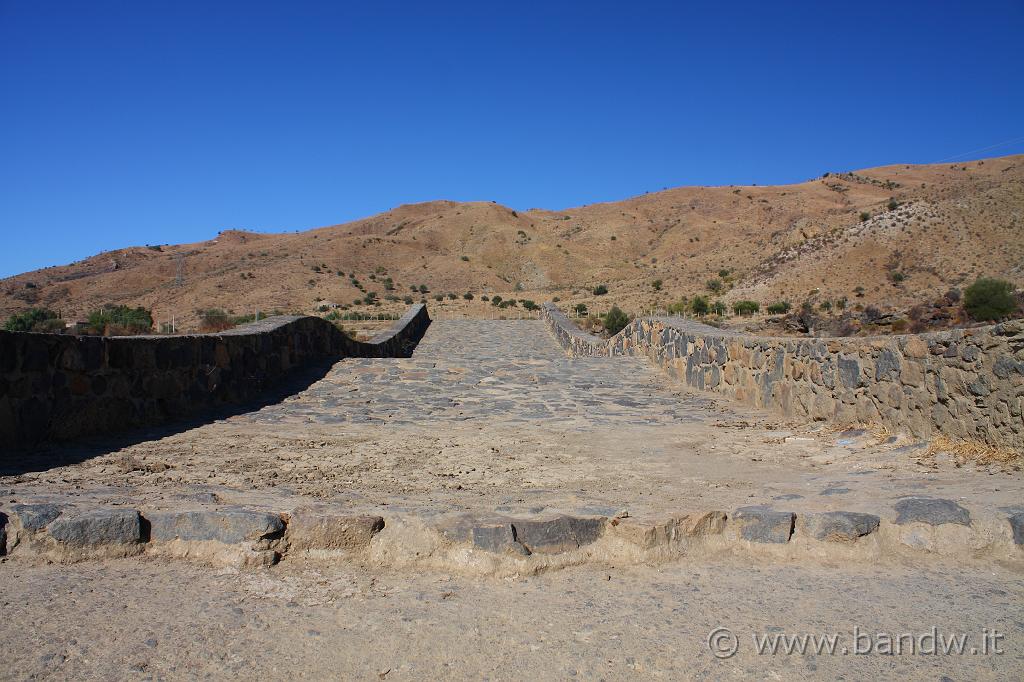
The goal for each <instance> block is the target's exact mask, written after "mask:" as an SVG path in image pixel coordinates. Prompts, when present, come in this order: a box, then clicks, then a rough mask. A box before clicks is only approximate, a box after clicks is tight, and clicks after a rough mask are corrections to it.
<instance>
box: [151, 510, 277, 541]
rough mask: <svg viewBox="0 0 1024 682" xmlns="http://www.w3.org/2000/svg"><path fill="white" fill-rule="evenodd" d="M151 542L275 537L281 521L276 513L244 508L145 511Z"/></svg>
mask: <svg viewBox="0 0 1024 682" xmlns="http://www.w3.org/2000/svg"><path fill="white" fill-rule="evenodd" d="M145 518H146V520H147V521H148V522H149V539H150V540H151V541H153V542H170V541H171V540H184V541H189V542H204V541H211V540H212V541H215V542H222V543H224V544H227V545H234V544H239V543H243V542H253V541H257V540H262V539H265V538H270V537H273V536H278V535H280V534H281V533H283V532H284V522H283V521H282V520H281V517H280V516H278V515H277V514H271V513H269V512H262V511H250V510H246V509H224V510H203V511H154V512H146V513H145Z"/></svg>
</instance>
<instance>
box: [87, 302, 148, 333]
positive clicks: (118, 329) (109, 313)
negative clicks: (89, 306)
mask: <svg viewBox="0 0 1024 682" xmlns="http://www.w3.org/2000/svg"><path fill="white" fill-rule="evenodd" d="M89 327H90V328H91V329H92V330H93V331H94V332H96V333H97V334H105V335H110V336H121V335H125V334H146V333H149V332H150V331H151V330H152V329H153V314H152V313H151V312H150V311H149V310H147V309H146V308H142V307H138V308H129V307H128V306H126V305H118V306H114V305H106V306H103V307H102V308H100V309H99V310H94V311H93V312H91V313H89Z"/></svg>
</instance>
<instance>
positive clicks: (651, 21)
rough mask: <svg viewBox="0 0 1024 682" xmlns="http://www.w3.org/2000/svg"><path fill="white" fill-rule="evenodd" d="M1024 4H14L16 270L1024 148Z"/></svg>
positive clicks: (3, 152) (7, 229) (6, 238)
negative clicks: (386, 216)
mask: <svg viewBox="0 0 1024 682" xmlns="http://www.w3.org/2000/svg"><path fill="white" fill-rule="evenodd" d="M1022 44H1024V2H1022V1H1021V0H1012V1H1009V2H987V1H985V0H979V1H974V2H964V3H958V2H938V3H936V2H917V3H915V2H891V1H890V2H879V3H876V2H846V3H820V2H814V3H810V2H808V3H806V4H805V5H804V6H803V7H798V6H797V4H796V3H770V2H754V3H744V2H733V3H725V4H723V3H684V2H665V3H648V2H638V1H635V0H634V1H633V2H623V1H622V0H619V1H618V2H602V1H601V0H588V1H587V2H579V3H562V2H553V1H548V2H525V1H524V2H514V3H512V2H510V3H498V2H480V1H479V0H477V1H475V2H465V3H444V2H440V1H435V2H408V3H395V2H387V1H380V0H373V1H368V2H359V3H355V2H352V3H347V2H319V3H318V2H301V1H297V2H280V1H277V2H258V1H256V0H245V1H244V2H229V1H225V0H217V1H216V2H190V1H185V0H180V1H176V2H171V1H165V2H158V1H155V0H154V1H152V2H150V1H148V0H147V1H144V2H140V1H138V0H124V1H122V2H108V1H105V0H89V1H87V2H86V1H81V2H80V1H78V0H67V1H65V2H50V1H48V0H0V236H2V240H0V276H7V275H10V274H14V273H17V272H22V271H25V270H29V269H34V268H37V267H42V266H45V265H52V264H59V263H64V262H69V261H72V260H76V259H79V258H82V257H85V256H88V255H91V254H94V253H97V252H99V251H103V250H106V249H111V248H117V247H120V246H127V245H134V244H147V243H151V244H162V243H174V242H185V241H198V240H202V239H207V238H210V237H212V236H213V235H215V234H216V232H217V231H218V230H221V229H226V228H245V229H255V230H263V231H284V230H294V229H305V228H309V227H315V226H320V225H326V224H332V223H338V222H343V221H347V220H351V219H354V218H359V217H362V216H366V215H370V214H373V213H377V212H379V211H382V210H386V209H388V208H390V207H393V206H395V205H398V204H401V203H406V202H415V201H424V200H429V199H439V198H444V199H457V200H495V201H498V202H500V203H503V204H507V205H509V206H512V207H514V208H519V209H525V208H531V207H545V208H565V207H568V206H575V205H580V204H585V203H592V202H596V201H606V200H615V199H620V198H624V197H628V196H632V195H636V194H641V193H643V192H644V191H647V190H657V189H661V188H663V187H666V186H676V185H688V184H730V183H737V184H739V183H753V182H756V183H760V184H771V183H784V182H793V181H799V180H803V179H807V178H810V177H813V176H816V175H818V174H820V173H822V172H824V171H827V170H848V169H853V168H860V167H866V166H872V165H880V164H885V163H897V162H912V163H919V162H920V163H924V162H935V161H939V160H944V159H947V158H948V157H953V156H955V155H960V154H964V153H966V152H972V151H973V150H977V149H979V148H982V147H987V146H989V145H993V144H996V143H1001V142H1005V141H1007V140H1013V139H1016V140H1017V141H1016V142H1015V143H1011V144H1004V145H1002V146H999V147H997V148H994V149H991V150H987V151H981V152H978V153H975V154H973V155H972V154H965V156H964V157H963V158H971V157H972V156H973V157H982V156H994V155H1002V154H1010V153H1022V152H1024V139H1021V138H1024V47H1022Z"/></svg>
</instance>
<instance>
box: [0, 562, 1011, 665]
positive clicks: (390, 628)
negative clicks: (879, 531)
mask: <svg viewBox="0 0 1024 682" xmlns="http://www.w3.org/2000/svg"><path fill="white" fill-rule="evenodd" d="M0 581H2V584H3V585H4V591H3V595H2V597H0V641H2V642H3V648H4V661H5V662H4V665H3V667H2V668H0V678H3V679H11V680H16V679H17V680H27V679H53V678H56V679H78V680H91V679H97V680H99V679H104V680H106V679H199V678H204V679H209V678H214V679H232V678H246V679H253V678H261V679H270V680H283V679H325V678H331V679H337V678H344V679H362V680H372V679H383V680H423V679H435V680H436V679H493V680H514V679H540V680H549V679H594V680H597V679H605V680H629V679H667V680H680V679H716V680H719V679H768V680H832V679H844V678H845V679H894V678H897V677H898V678H902V679H907V680H936V679H977V680H1012V679H1020V678H1021V676H1022V675H1024V648H1022V641H1024V640H1022V637H1024V606H1022V605H1024V580H1022V579H1021V578H1020V576H1019V575H1008V574H1004V573H1001V572H999V571H998V570H995V571H983V572H972V571H964V570H963V569H961V568H958V567H955V566H942V565H937V566H933V567H931V568H929V569H926V570H921V569H905V568H899V567H890V568H877V567H875V568H872V569H870V570H867V571H858V570H857V569H855V568H850V567H845V568H841V567H806V566H801V567H794V566H764V567H757V566H750V565H741V564H735V563H722V564H717V565H704V566H686V565H673V566H668V567H664V568H661V569H652V568H631V569H619V568H616V567H595V566H590V567H578V568H574V569H570V570H565V571H559V572H555V573H551V574H547V575H542V576H536V577H533V578H530V579H523V580H495V579H472V578H466V577H457V576H450V575H443V574H432V573H422V572H419V573H416V574H410V573H398V574H394V573H386V572H385V573H375V572H370V571H367V570H366V569H363V568H360V567H358V566H345V567H339V566H313V565H302V566H288V565H284V564H282V565H281V566H278V567H275V568H273V569H271V570H269V571H264V572H257V573H237V572H234V571H227V570H225V571H221V572H218V573H213V572H211V571H210V570H209V569H202V568H198V567H195V566H191V565H188V564H180V563H179V564H164V563H160V562H156V561H144V562H139V561H132V560H123V561H111V562H103V563H100V562H96V563H87V564H78V565H75V566H72V567H58V566H29V565H24V564H19V563H17V562H10V561H9V562H6V563H0ZM933 626H934V627H935V628H937V630H938V632H939V633H943V634H946V635H949V634H965V635H968V637H969V640H968V649H967V650H968V653H966V654H964V655H955V654H951V655H930V654H922V653H920V652H918V653H910V645H909V644H907V643H905V645H904V647H905V648H904V649H903V653H902V654H901V655H884V654H879V653H877V652H875V651H873V652H872V653H869V654H856V653H854V652H855V651H856V649H855V648H854V647H855V646H856V644H855V640H854V639H853V637H854V628H855V627H856V628H859V631H860V632H861V633H871V636H872V637H873V638H875V639H873V640H872V641H879V639H878V638H877V635H878V634H879V633H888V634H890V635H893V636H898V635H900V634H904V633H913V634H915V635H920V634H927V633H929V632H930V631H931V628H932V627H933ZM718 627H726V628H729V629H730V630H731V631H732V632H733V634H735V636H736V637H737V638H738V639H739V644H738V652H737V653H736V655H735V656H733V657H730V658H727V659H721V660H720V659H718V658H716V657H715V656H713V655H712V653H711V652H710V650H709V648H708V645H707V639H708V634H709V633H710V632H711V631H712V630H714V629H715V628H718ZM985 630H988V631H989V632H991V631H993V630H995V631H998V633H1001V634H1002V635H1004V637H1003V638H1002V639H1000V640H998V642H995V643H996V644H999V645H1000V648H1001V650H1002V651H1003V652H1004V653H1002V654H995V653H989V654H983V653H980V652H981V647H982V636H983V632H984V631H985ZM783 634H785V635H803V634H822V635H839V637H840V639H839V641H838V644H837V647H836V649H835V651H836V653H835V654H833V655H829V654H827V653H822V654H816V653H811V652H807V653H805V654H803V655H801V654H798V653H793V654H789V655H786V654H784V653H781V652H780V653H776V654H775V655H771V654H763V655H759V654H758V653H757V649H756V644H755V643H754V640H753V637H754V636H755V635H756V636H761V637H763V636H766V635H767V636H777V635H783ZM864 642H865V640H864V639H863V638H862V639H861V646H862V648H863V646H864ZM726 643H727V640H726ZM843 647H846V648H847V649H848V653H847V654H845V655H844V654H843V653H842V649H843ZM970 647H974V648H976V649H977V650H978V651H979V653H976V654H973V655H972V654H970V653H969V649H970Z"/></svg>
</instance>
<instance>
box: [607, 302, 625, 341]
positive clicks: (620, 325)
mask: <svg viewBox="0 0 1024 682" xmlns="http://www.w3.org/2000/svg"><path fill="white" fill-rule="evenodd" d="M627 324H629V315H627V314H626V313H624V312H622V310H621V309H620V308H619V306H617V305H613V306H612V309H611V310H609V311H608V314H607V315H605V318H604V328H605V329H606V330H608V333H609V334H611V335H613V336H614V335H615V334H618V333H619V332H621V331H622V330H623V329H625V328H626V325H627Z"/></svg>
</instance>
